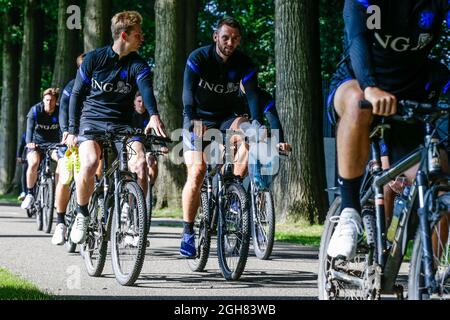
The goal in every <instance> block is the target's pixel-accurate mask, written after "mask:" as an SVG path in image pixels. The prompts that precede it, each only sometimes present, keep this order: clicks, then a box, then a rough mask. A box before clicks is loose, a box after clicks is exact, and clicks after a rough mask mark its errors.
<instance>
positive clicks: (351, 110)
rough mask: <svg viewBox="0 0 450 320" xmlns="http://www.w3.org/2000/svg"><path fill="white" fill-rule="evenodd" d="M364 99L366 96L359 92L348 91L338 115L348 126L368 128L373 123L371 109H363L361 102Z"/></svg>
mask: <svg viewBox="0 0 450 320" xmlns="http://www.w3.org/2000/svg"><path fill="white" fill-rule="evenodd" d="M363 99H364V94H363V93H362V91H359V90H347V91H346V93H345V97H342V99H340V100H341V101H342V102H341V104H340V107H338V108H337V109H338V114H339V117H340V119H341V120H342V121H344V122H345V123H346V126H350V127H353V128H368V127H369V126H370V124H371V123H372V120H373V116H372V111H371V110H370V109H361V108H360V107H359V102H360V101H361V100H363Z"/></svg>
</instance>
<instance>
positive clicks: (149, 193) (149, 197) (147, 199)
mask: <svg viewBox="0 0 450 320" xmlns="http://www.w3.org/2000/svg"><path fill="white" fill-rule="evenodd" d="M152 202H153V186H152V185H151V184H150V179H148V190H147V195H146V197H145V204H146V206H147V234H149V232H150V226H151V224H152V209H153V203H152Z"/></svg>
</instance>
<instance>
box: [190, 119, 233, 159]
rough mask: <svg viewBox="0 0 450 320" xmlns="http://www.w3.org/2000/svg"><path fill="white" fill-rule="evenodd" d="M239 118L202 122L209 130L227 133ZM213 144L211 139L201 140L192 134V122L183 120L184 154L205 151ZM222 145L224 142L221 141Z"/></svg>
mask: <svg viewBox="0 0 450 320" xmlns="http://www.w3.org/2000/svg"><path fill="white" fill-rule="evenodd" d="M237 118H238V117H237V116H236V115H231V116H229V117H227V118H225V119H223V120H202V123H203V125H205V126H206V127H207V128H208V129H217V130H220V131H225V130H227V129H230V128H231V125H232V124H233V122H234V120H236V119H237ZM210 143H211V141H210V140H209V139H200V138H199V137H197V136H196V135H195V134H194V133H193V132H192V124H191V121H190V120H189V119H188V118H187V117H184V119H183V152H186V151H200V150H201V151H204V150H205V148H206V147H207V146H208V145H209V144H210ZM219 143H222V141H219Z"/></svg>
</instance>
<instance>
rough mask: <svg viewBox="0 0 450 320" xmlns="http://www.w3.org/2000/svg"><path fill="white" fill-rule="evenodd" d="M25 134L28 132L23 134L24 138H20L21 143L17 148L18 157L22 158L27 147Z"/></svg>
mask: <svg viewBox="0 0 450 320" xmlns="http://www.w3.org/2000/svg"><path fill="white" fill-rule="evenodd" d="M25 136H26V133H24V134H23V135H22V139H21V140H20V145H19V148H18V149H17V156H16V158H21V157H22V154H23V150H24V149H25V145H26V142H25Z"/></svg>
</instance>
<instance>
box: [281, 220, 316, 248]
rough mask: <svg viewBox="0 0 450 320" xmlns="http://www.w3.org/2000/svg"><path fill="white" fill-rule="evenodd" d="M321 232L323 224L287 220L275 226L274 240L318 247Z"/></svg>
mask: <svg viewBox="0 0 450 320" xmlns="http://www.w3.org/2000/svg"><path fill="white" fill-rule="evenodd" d="M322 232H323V225H318V224H314V225H310V224H309V223H308V222H306V221H299V222H289V221H288V222H286V223H280V224H277V225H276V226H275V240H278V241H286V242H292V243H297V244H301V245H304V246H313V247H319V246H320V236H321V235H322Z"/></svg>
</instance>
